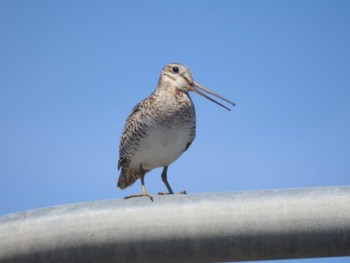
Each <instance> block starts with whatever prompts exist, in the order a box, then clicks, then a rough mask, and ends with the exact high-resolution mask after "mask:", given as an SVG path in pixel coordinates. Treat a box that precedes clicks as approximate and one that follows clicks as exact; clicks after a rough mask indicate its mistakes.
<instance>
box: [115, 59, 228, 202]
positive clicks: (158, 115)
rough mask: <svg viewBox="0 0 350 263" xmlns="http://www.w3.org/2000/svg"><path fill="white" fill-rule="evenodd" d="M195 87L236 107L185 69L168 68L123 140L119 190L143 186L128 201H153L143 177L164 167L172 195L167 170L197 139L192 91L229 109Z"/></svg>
mask: <svg viewBox="0 0 350 263" xmlns="http://www.w3.org/2000/svg"><path fill="white" fill-rule="evenodd" d="M195 87H198V88H199V89H202V90H204V91H206V92H208V93H209V94H212V95H214V96H216V97H218V98H220V99H223V100H224V101H226V102H228V103H230V104H231V105H234V103H233V102H231V101H229V100H227V99H225V98H223V97H221V96H220V95H218V94H216V93H214V92H212V91H210V90H208V89H206V88H204V87H202V86H200V85H199V84H198V83H196V82H195V81H194V80H193V79H192V75H191V71H190V70H189V69H188V68H187V67H186V66H184V65H181V64H169V65H166V66H165V67H164V68H163V70H162V73H161V76H160V78H159V81H158V85H157V87H156V89H155V90H154V91H153V93H152V94H151V95H150V96H149V97H147V98H146V99H144V100H142V101H141V102H140V103H139V104H137V105H136V106H135V107H134V109H133V110H132V111H131V113H130V115H129V117H128V119H127V121H126V124H125V127H124V130H123V133H122V136H121V140H120V146H119V161H118V169H121V173H120V176H119V179H118V183H117V186H118V188H120V189H125V188H126V187H128V186H130V185H132V184H133V183H134V182H135V181H136V180H137V179H139V178H140V179H141V185H142V193H141V194H140V195H132V196H129V197H135V196H148V197H150V198H151V199H152V197H151V196H150V195H149V194H148V193H147V191H146V188H145V185H144V176H145V174H146V173H147V172H149V171H150V170H152V169H154V168H156V167H163V172H162V180H163V182H164V183H165V185H166V187H167V189H168V192H169V194H173V191H172V189H171V187H170V185H169V183H168V181H167V168H168V166H169V165H170V164H171V163H172V162H174V161H175V160H176V159H177V158H178V157H180V156H181V154H182V153H183V152H184V151H186V150H187V149H188V147H189V146H190V145H191V143H192V142H193V140H194V138H195V135H196V116H195V109H194V105H193V103H192V100H191V98H190V96H189V94H188V92H189V91H194V92H196V93H198V94H200V95H202V96H204V97H206V98H208V99H210V100H211V101H213V102H215V103H217V104H219V105H220V106H222V107H224V108H226V109H228V108H227V107H226V106H224V105H222V104H220V103H218V102H217V101H215V100H213V99H212V98H210V97H208V96H207V95H205V94H204V93H202V92H200V91H199V90H198V89H196V88H195ZM126 198H128V197H126Z"/></svg>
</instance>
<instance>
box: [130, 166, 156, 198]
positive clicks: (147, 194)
mask: <svg viewBox="0 0 350 263" xmlns="http://www.w3.org/2000/svg"><path fill="white" fill-rule="evenodd" d="M140 169H142V174H141V176H140V180H141V187H142V193H141V194H136V195H128V196H125V197H124V199H129V198H133V197H149V199H151V201H153V197H152V196H151V195H150V194H149V193H148V192H147V191H146V187H145V180H144V178H145V174H146V172H145V171H144V170H143V168H142V165H140Z"/></svg>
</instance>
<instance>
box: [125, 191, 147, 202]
mask: <svg viewBox="0 0 350 263" xmlns="http://www.w3.org/2000/svg"><path fill="white" fill-rule="evenodd" d="M134 197H148V198H149V199H150V200H151V201H152V202H153V196H151V195H150V194H149V193H141V194H136V195H127V196H125V197H124V200H126V199H129V198H134Z"/></svg>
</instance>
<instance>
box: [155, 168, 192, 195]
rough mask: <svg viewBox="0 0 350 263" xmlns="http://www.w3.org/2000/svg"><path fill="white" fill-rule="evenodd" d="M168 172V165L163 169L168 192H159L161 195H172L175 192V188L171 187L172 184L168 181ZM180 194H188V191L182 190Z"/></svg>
mask: <svg viewBox="0 0 350 263" xmlns="http://www.w3.org/2000/svg"><path fill="white" fill-rule="evenodd" d="M167 172H168V166H164V168H163V171H162V181H163V183H164V184H165V186H166V188H167V189H168V192H167V193H162V192H160V193H158V194H159V195H172V194H174V192H173V190H172V189H171V187H170V184H169V182H168V176H167ZM178 194H186V191H182V192H180V193H178Z"/></svg>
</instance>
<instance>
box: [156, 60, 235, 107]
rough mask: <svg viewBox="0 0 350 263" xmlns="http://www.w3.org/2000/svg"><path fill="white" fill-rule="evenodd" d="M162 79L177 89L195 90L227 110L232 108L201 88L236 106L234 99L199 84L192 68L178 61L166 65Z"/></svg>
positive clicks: (184, 90)
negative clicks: (194, 78)
mask: <svg viewBox="0 0 350 263" xmlns="http://www.w3.org/2000/svg"><path fill="white" fill-rule="evenodd" d="M161 79H162V80H163V81H167V82H170V83H172V84H173V85H174V86H175V87H176V88H177V89H179V90H181V91H183V92H189V91H193V92H195V93H197V94H199V95H201V96H203V97H205V98H207V99H208V100H211V101H212V102H214V103H216V104H218V105H220V106H221V107H224V108H225V109H227V110H230V108H228V107H226V106H224V105H223V104H221V103H219V102H217V101H216V100H214V99H213V98H211V97H209V96H208V95H206V94H205V93H203V92H201V91H200V90H203V91H205V92H207V93H209V94H211V95H213V96H215V97H217V98H219V99H221V100H224V101H226V102H228V103H229V104H231V105H232V106H235V104H234V103H233V102H232V101H230V100H228V99H226V98H224V97H222V96H221V95H219V94H217V93H215V92H213V91H211V90H209V89H207V88H205V87H203V86H201V85H199V84H198V83H197V82H195V81H194V80H193V78H192V73H191V71H190V69H189V68H188V67H186V66H184V65H181V64H177V63H173V64H168V65H166V66H165V67H164V68H163V70H162V74H161ZM199 89H200V90H199Z"/></svg>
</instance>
